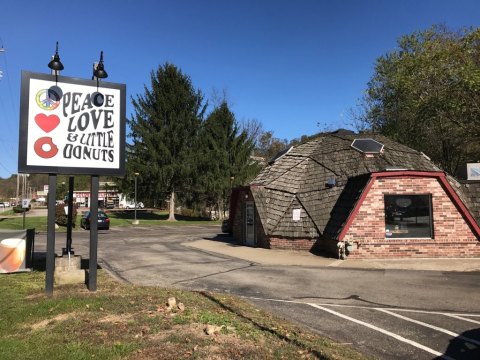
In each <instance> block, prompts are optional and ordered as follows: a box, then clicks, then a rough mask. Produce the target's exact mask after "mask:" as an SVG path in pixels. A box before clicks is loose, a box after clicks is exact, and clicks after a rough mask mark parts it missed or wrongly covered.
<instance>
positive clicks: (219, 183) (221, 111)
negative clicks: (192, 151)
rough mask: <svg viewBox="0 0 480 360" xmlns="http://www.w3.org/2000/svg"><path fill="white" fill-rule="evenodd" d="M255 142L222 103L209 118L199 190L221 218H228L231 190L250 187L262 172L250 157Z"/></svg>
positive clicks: (200, 158) (199, 164)
mask: <svg viewBox="0 0 480 360" xmlns="http://www.w3.org/2000/svg"><path fill="white" fill-rule="evenodd" d="M253 149H254V140H253V139H252V138H250V137H249V136H248V134H247V132H246V131H245V130H244V131H240V130H239V127H238V124H237V122H236V120H235V116H234V114H233V113H232V112H231V111H230V109H229V107H228V105H227V103H226V102H222V103H221V104H220V105H219V106H218V107H217V108H215V109H214V110H213V111H212V113H211V114H210V115H209V116H208V117H207V119H206V120H205V122H204V123H203V126H202V132H201V136H200V138H199V152H198V157H197V162H196V165H197V166H196V168H197V174H198V176H197V182H196V190H197V193H199V194H200V196H199V197H198V198H199V199H203V200H204V202H205V203H206V205H207V206H208V207H210V208H214V209H215V210H216V211H217V212H218V214H219V217H220V218H223V217H224V216H225V210H226V209H227V206H228V200H229V196H230V191H231V188H232V187H235V186H239V185H244V184H246V183H248V181H250V180H251V179H253V177H255V175H256V174H257V173H258V171H259V167H258V165H257V163H256V162H254V161H252V160H251V158H250V156H251V155H252V152H253Z"/></svg>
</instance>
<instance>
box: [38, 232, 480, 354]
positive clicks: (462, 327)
mask: <svg viewBox="0 0 480 360" xmlns="http://www.w3.org/2000/svg"><path fill="white" fill-rule="evenodd" d="M88 236H89V232H87V231H81V232H78V231H76V232H74V239H73V247H74V249H75V252H76V254H80V255H83V256H84V257H88ZM45 237H46V236H45V234H38V235H37V237H36V251H42V250H43V251H44V249H45ZM64 237H65V234H57V246H56V249H57V253H58V252H60V251H61V247H64V246H65V245H64V244H65V239H64ZM198 239H211V240H212V241H221V240H222V238H221V236H219V234H218V227H217V226H214V227H212V226H188V227H184V226H183V227H182V226H168V227H136V228H135V229H131V228H126V227H125V228H113V229H111V230H109V231H100V234H99V248H98V257H99V262H100V264H101V266H102V267H104V268H106V269H108V270H109V271H111V272H112V273H113V274H115V276H117V277H118V278H120V279H122V280H124V281H127V282H130V283H134V284H139V285H149V286H162V287H172V286H174V287H177V288H182V289H189V290H206V291H218V292H225V293H231V294H235V295H238V296H241V297H244V298H245V299H247V300H248V301H250V302H252V303H254V304H255V305H256V306H258V307H262V308H264V309H267V310H269V311H272V312H274V313H276V314H278V315H280V316H282V317H285V318H287V319H289V320H291V321H294V322H296V323H298V324H301V325H303V326H306V327H308V328H310V329H312V330H314V331H316V332H318V333H320V334H323V335H325V336H328V337H330V338H333V339H334V340H336V341H339V342H341V343H344V344H346V346H352V347H354V348H355V349H357V350H359V351H361V352H364V353H366V354H370V355H372V356H374V357H377V358H380V359H407V358H408V359H432V358H435V357H443V358H446V359H477V358H478V359H480V354H479V351H480V350H479V349H480V301H479V299H480V291H479V287H478V284H479V283H480V273H479V272H465V273H458V272H443V271H407V270H368V269H342V268H330V267H308V266H266V265H261V264H258V263H253V262H249V261H245V260H240V259H236V258H232V257H227V256H223V255H219V254H215V253H212V252H205V251H201V250H199V249H195V248H191V247H186V246H184V245H182V244H183V243H185V242H189V241H193V240H198Z"/></svg>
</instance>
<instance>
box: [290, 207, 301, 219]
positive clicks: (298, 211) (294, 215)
mask: <svg viewBox="0 0 480 360" xmlns="http://www.w3.org/2000/svg"><path fill="white" fill-rule="evenodd" d="M301 214H302V209H293V213H292V220H293V221H300V215H301Z"/></svg>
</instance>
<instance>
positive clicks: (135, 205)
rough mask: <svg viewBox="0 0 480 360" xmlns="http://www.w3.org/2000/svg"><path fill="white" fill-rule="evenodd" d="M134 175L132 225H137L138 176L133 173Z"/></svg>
mask: <svg viewBox="0 0 480 360" xmlns="http://www.w3.org/2000/svg"><path fill="white" fill-rule="evenodd" d="M133 175H135V202H134V212H135V219H134V220H133V222H132V224H133V225H138V223H139V221H138V220H137V177H138V175H140V174H139V173H138V172H136V173H133Z"/></svg>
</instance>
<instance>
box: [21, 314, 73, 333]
mask: <svg viewBox="0 0 480 360" xmlns="http://www.w3.org/2000/svg"><path fill="white" fill-rule="evenodd" d="M72 317H75V314H74V313H72V314H59V315H57V316H54V317H53V318H51V319H46V320H42V321H40V322H38V323H35V324H32V325H27V326H26V327H28V328H30V329H32V330H42V329H45V328H46V327H47V326H48V325H53V324H54V323H56V322H62V321H67V320H68V319H70V318H72Z"/></svg>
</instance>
